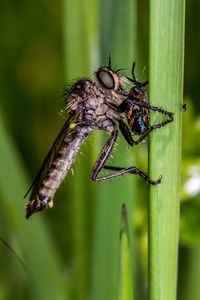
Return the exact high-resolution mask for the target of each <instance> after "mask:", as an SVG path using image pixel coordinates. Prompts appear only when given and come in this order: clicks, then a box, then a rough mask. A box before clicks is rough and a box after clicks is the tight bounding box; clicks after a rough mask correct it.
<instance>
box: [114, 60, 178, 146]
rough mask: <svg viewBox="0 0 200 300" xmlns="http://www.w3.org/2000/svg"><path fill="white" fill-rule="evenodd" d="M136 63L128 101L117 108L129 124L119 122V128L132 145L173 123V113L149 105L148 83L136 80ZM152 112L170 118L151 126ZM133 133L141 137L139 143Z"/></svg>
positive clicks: (133, 68)
mask: <svg viewBox="0 0 200 300" xmlns="http://www.w3.org/2000/svg"><path fill="white" fill-rule="evenodd" d="M134 70H135V63H133V67H132V77H133V78H128V77H127V79H129V80H130V81H131V82H132V83H133V87H132V88H131V89H130V90H129V93H128V96H127V97H126V99H125V100H124V101H123V102H122V103H121V104H120V105H119V106H118V107H117V109H118V110H119V111H121V112H125V114H126V117H127V123H128V126H127V125H126V123H124V122H119V127H120V129H121V132H122V134H123V135H124V138H125V139H126V141H127V142H128V143H129V144H130V145H131V146H133V145H137V144H139V143H141V142H142V141H143V140H144V138H145V137H146V136H147V135H148V134H149V133H150V132H151V131H153V130H155V129H158V128H161V127H163V126H165V125H167V124H168V123H171V122H172V121H173V113H172V112H168V111H166V110H164V109H162V108H160V107H157V106H152V105H150V104H149V101H148V97H147V92H146V90H145V86H146V85H147V84H148V81H145V82H143V83H142V82H140V81H137V80H136V79H135V75H134ZM150 111H155V112H159V113H161V114H163V115H165V116H167V117H168V119H167V120H165V121H163V122H161V123H159V124H155V125H152V126H151V125H150ZM132 133H134V134H136V135H138V136H139V138H138V140H137V141H134V140H133V138H132Z"/></svg>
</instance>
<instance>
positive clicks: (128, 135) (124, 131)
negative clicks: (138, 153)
mask: <svg viewBox="0 0 200 300" xmlns="http://www.w3.org/2000/svg"><path fill="white" fill-rule="evenodd" d="M119 129H120V131H121V133H122V135H123V137H124V138H125V140H126V141H127V143H128V144H129V145H130V146H134V144H135V142H134V140H133V137H132V134H131V131H130V128H129V126H128V125H127V124H126V123H124V122H123V121H119Z"/></svg>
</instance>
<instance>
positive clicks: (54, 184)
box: [26, 125, 92, 218]
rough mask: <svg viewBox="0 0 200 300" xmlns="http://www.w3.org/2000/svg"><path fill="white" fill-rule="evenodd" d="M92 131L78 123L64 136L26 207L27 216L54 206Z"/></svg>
mask: <svg viewBox="0 0 200 300" xmlns="http://www.w3.org/2000/svg"><path fill="white" fill-rule="evenodd" d="M91 131H92V128H91V127H88V126H81V125H76V126H75V127H74V129H73V131H72V132H71V133H68V134H67V135H66V136H65V137H64V139H63V141H62V142H61V144H60V147H59V150H58V151H57V153H56V154H55V157H54V159H53V161H52V162H51V164H50V167H49V170H48V172H47V173H46V176H45V177H44V178H43V180H42V181H41V183H40V184H39V185H38V188H37V190H36V191H34V192H33V193H32V195H31V199H30V201H31V202H30V203H29V204H27V208H26V209H27V214H26V217H27V218H28V217H30V216H31V215H32V214H33V213H35V212H37V211H41V210H43V209H45V208H47V207H52V206H53V197H54V194H55V192H56V191H57V189H58V187H59V186H60V184H61V183H62V181H63V180H64V178H65V176H66V175H67V173H68V171H69V170H70V168H71V165H72V163H73V161H74V158H75V156H76V154H77V152H78V151H79V149H80V146H81V144H82V143H83V142H84V141H85V139H86V138H87V136H88V134H89V133H90V132H91Z"/></svg>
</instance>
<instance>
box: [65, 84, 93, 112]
mask: <svg viewBox="0 0 200 300" xmlns="http://www.w3.org/2000/svg"><path fill="white" fill-rule="evenodd" d="M93 85H94V84H93V82H92V80H90V79H80V80H78V81H76V82H75V83H74V85H73V86H72V87H71V89H70V90H69V93H68V98H67V109H68V111H69V112H77V113H80V114H81V113H82V112H83V110H84V107H85V103H86V102H87V99H88V98H91V97H95V93H94V88H93Z"/></svg>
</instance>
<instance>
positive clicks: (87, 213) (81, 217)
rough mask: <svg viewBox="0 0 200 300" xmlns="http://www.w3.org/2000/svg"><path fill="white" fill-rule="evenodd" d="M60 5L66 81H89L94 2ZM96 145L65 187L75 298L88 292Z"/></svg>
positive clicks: (95, 59)
mask: <svg viewBox="0 0 200 300" xmlns="http://www.w3.org/2000/svg"><path fill="white" fill-rule="evenodd" d="M63 4H64V14H63V18H64V24H63V30H64V45H65V51H64V59H65V73H66V79H67V80H70V82H73V80H76V79H79V78H81V77H89V78H91V77H92V76H93V72H94V71H95V70H96V68H97V66H98V63H99V45H98V37H99V36H98V15H97V12H98V9H97V1H96V0H95V1H93V0H87V1H81V0H78V1H72V0H64V1H63ZM88 8H89V9H88ZM91 144H92V145H93V146H92V147H91ZM96 145H97V142H96V140H95V137H89V140H88V141H87V142H86V145H84V146H83V148H82V149H81V151H80V152H82V153H83V155H81V153H79V154H78V158H77V159H76V162H75V164H74V166H73V170H74V174H75V176H73V177H72V178H70V181H69V185H68V186H67V188H66V199H67V202H68V208H67V209H68V210H71V211H72V213H71V214H73V216H74V217H73V219H72V221H71V222H72V226H71V230H72V244H73V254H72V257H73V258H72V260H73V266H74V272H73V278H71V283H72V290H73V293H74V294H73V295H74V297H75V298H77V299H87V295H88V289H89V279H90V263H91V253H90V252H91V250H90V245H91V237H92V226H91V218H92V217H91V216H93V207H94V204H95V185H94V183H93V182H92V181H91V179H90V177H91V168H92V163H94V157H96ZM69 191H70V193H69ZM69 194H70V196H69ZM69 202H70V204H69Z"/></svg>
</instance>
